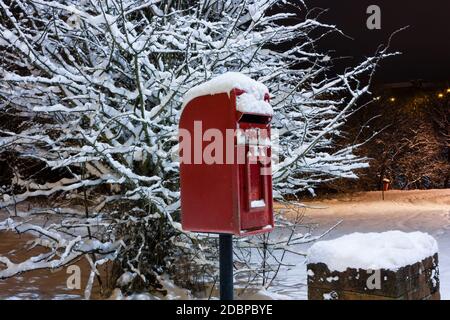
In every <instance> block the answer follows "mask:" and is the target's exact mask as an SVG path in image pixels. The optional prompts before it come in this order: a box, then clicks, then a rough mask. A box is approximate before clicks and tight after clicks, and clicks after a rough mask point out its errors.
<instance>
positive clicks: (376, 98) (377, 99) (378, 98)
mask: <svg viewBox="0 0 450 320" xmlns="http://www.w3.org/2000/svg"><path fill="white" fill-rule="evenodd" d="M380 99H381V97H380V96H378V97H375V98H373V100H375V101H379V100H380Z"/></svg>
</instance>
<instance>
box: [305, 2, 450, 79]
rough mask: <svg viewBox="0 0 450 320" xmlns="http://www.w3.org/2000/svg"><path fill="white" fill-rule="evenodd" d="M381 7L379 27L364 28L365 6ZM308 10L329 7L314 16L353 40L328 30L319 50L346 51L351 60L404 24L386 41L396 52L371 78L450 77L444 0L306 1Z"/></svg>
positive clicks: (449, 21)
mask: <svg viewBox="0 0 450 320" xmlns="http://www.w3.org/2000/svg"><path fill="white" fill-rule="evenodd" d="M372 4H376V5H378V6H380V8H381V30H369V29H368V28H367V27H366V20H367V18H368V17H369V15H368V14H367V13H366V10H367V7H368V6H369V5H372ZM307 5H308V7H309V9H312V8H314V7H320V8H329V10H328V11H327V12H326V13H324V14H323V15H322V16H321V18H320V21H322V22H327V23H330V24H335V25H337V26H338V27H340V29H341V30H342V31H344V32H345V33H346V34H347V35H349V36H351V37H352V38H354V40H350V39H347V38H345V37H342V36H338V35H337V34H336V35H332V36H330V37H328V38H327V39H326V40H324V42H323V43H322V46H323V48H324V49H330V48H334V49H336V53H337V54H339V55H344V56H352V57H353V58H352V59H349V60H346V61H345V64H347V65H350V64H354V63H356V62H357V61H360V60H361V59H362V58H363V57H364V56H366V55H370V54H371V53H373V52H374V51H375V50H376V48H377V46H378V44H381V43H387V41H388V38H389V36H390V34H391V33H392V32H393V31H395V30H397V29H399V28H401V27H404V26H407V25H409V26H410V27H409V28H408V29H407V30H404V31H402V32H401V33H399V34H397V35H396V36H395V38H394V39H393V41H392V45H391V48H392V50H394V51H402V52H403V54H402V55H401V56H398V57H393V58H390V59H389V60H388V61H386V62H384V63H383V64H382V66H381V68H380V69H379V72H378V75H377V78H376V82H379V83H380V82H382V83H387V82H400V81H408V80H418V79H422V80H424V81H435V82H438V81H439V82H440V81H448V80H450V1H448V0H426V1H420V0H416V1H413V0H409V1H407V0H382V1H381V0H372V1H368V0H307Z"/></svg>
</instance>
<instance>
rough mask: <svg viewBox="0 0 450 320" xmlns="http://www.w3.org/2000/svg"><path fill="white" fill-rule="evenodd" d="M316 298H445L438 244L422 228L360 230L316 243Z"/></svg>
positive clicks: (311, 278)
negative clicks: (407, 229) (419, 229)
mask: <svg viewBox="0 0 450 320" xmlns="http://www.w3.org/2000/svg"><path fill="white" fill-rule="evenodd" d="M307 268H308V298H309V299H311V300H333V299H339V300H374V299H375V300H380V299H400V300H420V299H439V298H440V294H439V267H438V248H437V243H436V241H435V239H434V238H432V237H431V236H430V235H428V234H425V233H421V232H412V233H405V232H400V231H388V232H383V233H366V234H362V233H354V234H350V235H346V236H343V237H341V238H338V239H335V240H330V241H321V242H317V243H316V244H314V245H313V246H312V247H311V248H310V250H309V254H308V265H307Z"/></svg>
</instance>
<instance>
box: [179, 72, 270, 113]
mask: <svg viewBox="0 0 450 320" xmlns="http://www.w3.org/2000/svg"><path fill="white" fill-rule="evenodd" d="M233 89H241V90H243V91H245V93H243V94H241V95H240V96H238V97H237V99H236V109H237V110H238V111H241V112H248V113H258V114H264V115H272V114H273V109H272V107H271V106H270V104H269V103H268V102H266V101H264V96H265V95H266V94H269V89H267V87H266V86H265V85H264V84H262V83H261V82H258V81H256V80H253V79H251V78H250V77H248V76H246V75H244V74H242V73H239V72H227V73H224V74H222V75H220V76H217V77H215V78H212V79H211V80H209V81H206V82H204V83H202V84H200V85H198V86H196V87H193V88H191V89H190V90H189V91H188V92H187V93H186V94H185V96H184V101H183V107H184V106H186V105H187V104H188V103H189V102H190V101H191V100H193V99H195V98H197V97H200V96H205V95H214V94H218V93H227V94H229V93H230V91H231V90H233Z"/></svg>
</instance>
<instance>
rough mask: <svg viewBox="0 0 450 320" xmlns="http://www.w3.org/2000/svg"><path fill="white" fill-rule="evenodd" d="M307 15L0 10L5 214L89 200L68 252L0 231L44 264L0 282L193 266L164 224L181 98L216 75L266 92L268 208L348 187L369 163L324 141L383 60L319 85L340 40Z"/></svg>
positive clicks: (119, 8) (273, 8)
mask: <svg viewBox="0 0 450 320" xmlns="http://www.w3.org/2000/svg"><path fill="white" fill-rule="evenodd" d="M296 3H297V4H296ZM304 10H306V7H305V6H304V4H301V5H298V1H297V2H295V1H292V2H289V1H285V0H283V1H281V0H248V1H236V0H196V1H193V0H192V1H189V0H188V1H181V0H179V1H170V0H61V1H47V0H0V17H1V19H0V49H1V52H2V56H1V57H0V61H1V63H0V112H2V113H3V114H4V117H3V119H14V121H13V122H8V123H3V124H1V127H0V147H1V151H0V152H1V154H8V155H9V157H10V158H8V159H14V160H13V161H9V167H10V172H11V177H10V178H11V181H10V183H9V184H8V185H6V186H4V187H2V188H3V191H2V193H3V199H2V200H3V201H0V207H4V208H6V207H8V206H11V205H15V204H17V203H19V202H21V201H24V200H26V199H31V198H34V197H42V196H43V197H50V196H54V195H63V194H69V195H70V196H71V197H75V198H76V197H77V195H80V198H81V199H84V200H85V201H84V203H85V212H83V214H84V215H85V216H84V217H83V216H78V217H77V218H76V221H75V220H74V219H73V218H71V219H72V220H71V221H72V224H73V226H72V227H71V228H70V231H71V232H65V233H64V234H65V235H64V236H63V235H62V228H61V226H60V221H59V222H58V223H56V222H55V224H54V225H52V226H51V227H47V228H46V229H43V228H40V229H38V228H39V227H37V226H32V225H28V224H27V225H25V224H23V223H22V222H20V221H18V220H14V221H13V220H7V221H5V222H3V223H2V224H0V230H2V229H12V228H16V229H17V230H19V231H24V230H33V231H35V232H38V233H40V234H41V235H44V236H47V239H45V241H44V240H41V241H40V243H39V244H40V245H45V246H48V247H50V248H51V249H52V251H51V252H52V254H49V255H48V256H47V257H41V258H42V259H41V260H40V262H39V264H38V263H34V264H33V263H31V264H30V263H27V264H26V265H16V264H13V263H12V262H11V261H9V260H6V258H5V257H3V258H1V259H2V260H0V266H1V264H2V263H3V264H4V265H6V267H7V268H6V269H3V270H2V269H0V278H3V277H6V276H10V275H12V274H14V273H16V272H20V271H25V270H28V269H32V268H36V267H39V266H40V264H44V262H45V263H47V264H46V265H45V266H47V267H51V268H54V267H58V266H60V265H64V264H67V263H68V262H70V261H72V260H73V259H75V258H79V257H80V256H82V255H85V254H86V253H94V255H93V256H92V255H87V257H88V259H90V262H91V264H92V266H93V270H95V267H96V265H98V264H101V263H104V262H105V261H107V260H111V259H115V260H119V261H120V263H121V265H122V267H123V268H124V269H127V270H129V271H131V272H133V273H135V274H137V275H139V276H140V278H141V279H142V280H143V281H144V282H145V281H149V278H148V277H149V276H154V277H157V274H158V273H159V272H160V271H161V268H163V269H164V268H166V267H167V265H168V264H170V263H171V262H170V261H167V259H166V257H167V256H170V255H172V256H176V254H175V253H174V252H173V251H171V250H188V248H187V247H188V246H187V245H186V242H187V241H188V240H186V239H188V238H189V237H185V238H179V234H180V233H179V229H180V228H179V225H178V224H177V223H176V222H174V221H176V217H177V214H178V211H179V190H178V163H177V162H176V161H175V160H174V157H173V154H175V153H176V152H177V130H178V119H179V115H180V109H181V105H182V100H183V95H184V93H185V92H186V91H187V90H188V89H190V88H191V87H193V86H195V85H197V84H199V83H202V82H204V81H206V80H208V79H210V78H212V77H214V76H215V75H218V74H221V73H224V72H226V71H238V72H242V73H244V74H247V75H249V76H250V77H252V78H254V79H257V80H259V81H261V82H263V83H264V84H265V85H266V86H267V87H268V88H269V89H270V92H271V98H272V100H271V101H272V105H273V107H274V112H275V116H274V121H273V127H275V128H277V129H279V132H280V136H279V140H280V150H279V157H280V162H279V163H278V164H277V166H276V168H275V169H276V170H275V172H274V189H275V190H274V191H275V193H276V196H277V197H278V198H282V197H283V196H285V195H295V194H297V193H298V192H299V191H302V190H306V189H309V190H312V189H313V188H314V186H315V185H317V184H318V183H320V182H321V181H324V180H327V179H333V178H337V177H348V178H355V175H354V173H353V171H354V170H355V169H357V168H361V167H364V166H366V163H365V159H364V158H359V157H357V156H355V155H354V154H353V153H352V151H353V149H354V148H355V146H348V147H346V148H344V149H341V150H338V151H333V152H331V150H332V147H333V137H335V136H338V135H340V134H341V132H340V127H341V126H342V124H343V123H344V122H345V119H346V118H347V117H348V115H349V114H351V112H352V110H353V108H354V106H356V105H357V101H358V99H359V98H360V97H362V96H363V95H365V94H367V93H369V81H370V77H371V74H372V72H373V71H374V69H375V67H376V65H377V63H378V61H379V60H380V59H382V58H383V57H385V56H387V53H386V51H385V50H382V51H379V52H378V53H377V54H376V55H375V56H374V57H369V58H367V59H366V60H365V61H362V62H361V63H360V64H359V65H357V66H355V67H352V68H349V69H347V70H346V71H345V72H344V73H343V74H339V75H335V76H334V77H329V76H327V75H326V74H327V71H328V70H329V69H330V67H331V66H332V63H333V59H332V58H331V57H330V56H329V55H328V54H327V53H326V52H325V53H321V52H317V51H316V50H315V47H316V42H317V41H318V40H319V39H320V38H321V37H322V36H323V35H324V34H326V33H327V32H331V31H336V28H335V27H334V26H330V25H325V24H323V23H320V22H319V21H317V20H315V19H311V18H306V19H303V18H301V19H300V18H299V17H298V14H297V13H295V12H299V11H304ZM8 116H9V118H8ZM11 121H12V120H11ZM11 124H12V125H11ZM24 163H25V164H26V163H34V164H35V165H36V167H37V168H39V172H30V170H26V169H27V168H23V164H24ZM43 172H44V173H46V174H44V175H42V173H43ZM52 174H53V175H52ZM50 175H51V176H52V179H50V178H48V177H49V176H50ZM54 177H58V179H57V180H56V181H55V179H54ZM102 186H106V187H107V188H108V190H109V191H111V192H110V193H111V194H109V195H105V192H100V191H99V190H101V189H100V188H101V187H102ZM87 200H89V201H87ZM91 200H95V201H94V202H93V201H91ZM118 201H121V202H120V203H123V201H128V203H133V205H129V207H125V208H123V207H121V206H119V205H117V203H118ZM106 208H108V210H107V209H106ZM58 219H59V218H58ZM99 221H100V222H99ZM80 229H82V230H85V231H84V232H83V233H81V232H80ZM111 230H112V232H111ZM47 233H49V234H47ZM155 234H156V235H158V237H157V238H155ZM177 235H178V236H177ZM48 239H50V240H51V241H48ZM183 239H184V240H183ZM61 248H64V253H63V254H61V252H60V249H61ZM155 248H156V249H155ZM167 248H175V249H170V250H168V249H167ZM154 250H156V251H157V252H158V254H156V255H155V254H153V253H154ZM152 254H153V255H152ZM149 256H154V257H156V258H154V259H153V260H152V259H150V260H146V259H149ZM55 257H58V259H56V260H55ZM92 257H93V258H92ZM55 261H57V262H55ZM143 261H146V263H147V264H150V267H147V269H148V270H147V269H146V270H145V271H143V265H144V264H145V263H143ZM149 261H150V262H149ZM27 268H28V269H27ZM94 274H95V272H93V273H92V275H91V279H93V277H94Z"/></svg>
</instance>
